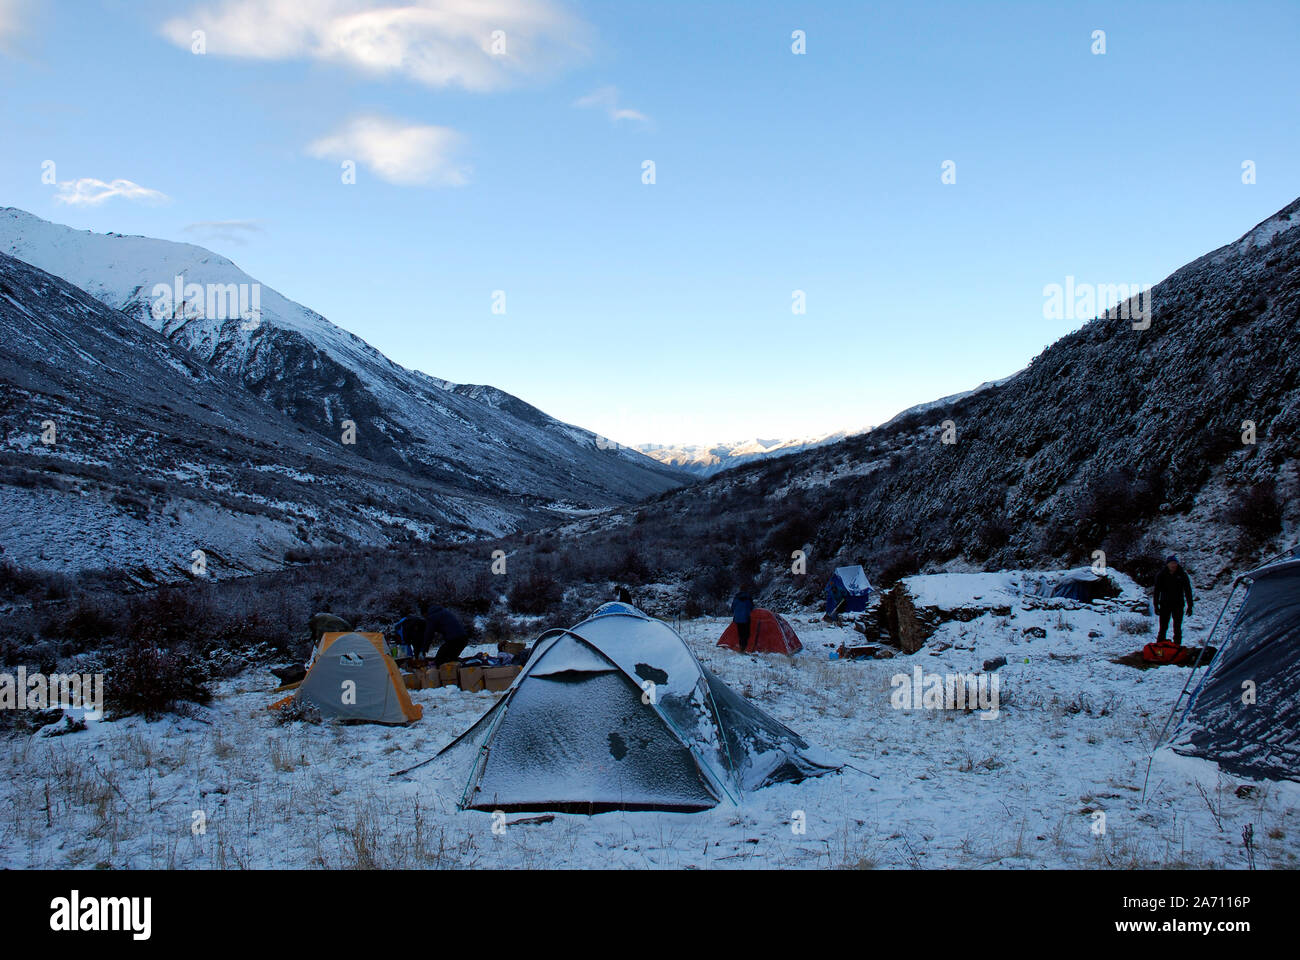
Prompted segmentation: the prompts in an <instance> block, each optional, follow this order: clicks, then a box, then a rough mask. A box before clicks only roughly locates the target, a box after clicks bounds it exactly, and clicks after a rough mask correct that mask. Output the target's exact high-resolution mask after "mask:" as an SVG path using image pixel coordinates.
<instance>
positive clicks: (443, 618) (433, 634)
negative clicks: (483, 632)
mask: <svg viewBox="0 0 1300 960" xmlns="http://www.w3.org/2000/svg"><path fill="white" fill-rule="evenodd" d="M424 638H425V644H426V647H425V649H426V650H427V649H428V648H429V647H431V646H433V641H434V639H435V638H436V639H438V640H440V641H441V644H440V646H439V647H438V652H437V653H435V654H434V655H433V663H434V665H435V666H438V667H441V666H442V665H443V664H444V663H451V662H452V661H453V660H459V659H460V654H461V651H462V650H464V649H465V645H466V644H467V643H469V633H468V632H467V631H466V630H465V624H463V623H461V622H460V617H458V616H456V614H454V613H452V612H451V611H450V610H448V609H447V608H446V607H430V608H429V609H428V610H427V611H425V614H424Z"/></svg>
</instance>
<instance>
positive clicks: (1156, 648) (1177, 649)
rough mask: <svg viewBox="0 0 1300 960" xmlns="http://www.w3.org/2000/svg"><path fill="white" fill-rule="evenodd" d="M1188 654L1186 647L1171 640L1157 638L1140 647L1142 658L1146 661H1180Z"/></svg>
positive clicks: (1185, 658)
mask: <svg viewBox="0 0 1300 960" xmlns="http://www.w3.org/2000/svg"><path fill="white" fill-rule="evenodd" d="M1189 656H1190V654H1189V653H1188V651H1187V648H1186V647H1182V646H1179V645H1178V644H1176V643H1174V642H1173V641H1172V640H1157V641H1156V642H1155V643H1148V644H1147V645H1146V646H1145V647H1143V648H1142V659H1143V660H1145V661H1146V662H1147V663H1182V662H1184V661H1185V660H1187V658H1188V657H1189Z"/></svg>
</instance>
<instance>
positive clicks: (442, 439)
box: [0, 208, 681, 512]
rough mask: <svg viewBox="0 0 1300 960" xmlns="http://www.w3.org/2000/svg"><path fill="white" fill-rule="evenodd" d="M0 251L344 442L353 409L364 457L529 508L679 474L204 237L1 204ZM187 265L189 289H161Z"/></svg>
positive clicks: (648, 487)
mask: <svg viewBox="0 0 1300 960" xmlns="http://www.w3.org/2000/svg"><path fill="white" fill-rule="evenodd" d="M0 252H2V253H7V254H9V255H10V256H13V257H16V258H18V259H20V260H23V261H25V262H27V263H30V264H32V265H34V266H37V267H39V268H40V269H42V270H45V271H46V272H48V273H52V274H54V275H55V276H58V277H61V278H62V279H64V280H66V281H68V282H69V283H71V284H73V285H75V286H77V287H79V288H81V289H83V290H85V291H87V292H88V293H90V294H91V295H92V296H94V297H96V298H97V299H99V300H101V301H102V302H104V303H105V304H107V305H109V306H110V307H113V308H114V309H117V310H121V311H122V312H124V313H126V314H128V315H129V316H132V317H135V318H136V319H137V320H140V321H141V322H143V323H145V324H147V325H148V326H150V327H152V328H153V329H154V330H157V331H158V332H159V333H161V334H163V336H165V337H167V338H168V339H169V340H171V341H172V342H173V343H176V344H178V345H180V346H182V347H185V348H186V349H188V350H189V351H191V352H192V353H193V354H194V355H195V356H196V357H198V358H199V359H200V360H202V361H203V362H204V363H206V364H208V365H209V366H211V367H212V368H214V369H216V370H220V371H222V372H223V373H225V374H228V375H230V376H231V377H232V378H234V379H235V380H237V381H241V382H242V383H243V384H244V385H245V386H246V387H247V388H248V389H249V390H251V391H252V392H253V393H254V394H255V395H256V396H257V397H259V398H260V399H262V400H263V401H265V402H267V403H268V404H270V405H271V406H272V407H274V408H275V409H276V410H278V411H280V412H281V413H283V414H285V415H287V416H288V417H289V418H290V419H292V420H293V421H294V422H295V423H297V424H300V425H302V426H303V427H305V428H307V429H309V430H311V431H314V432H315V433H317V434H319V435H320V436H322V437H325V438H327V439H328V440H330V441H332V442H335V443H338V442H339V440H340V438H341V437H342V435H343V431H344V429H345V427H344V424H345V422H346V421H351V422H352V423H354V424H355V425H356V428H355V445H354V450H355V451H356V452H357V453H359V454H361V455H362V456H363V457H365V458H367V459H369V460H371V461H373V462H375V463H379V464H384V465H387V466H390V467H395V468H399V469H404V470H408V471H410V472H412V473H413V474H415V475H416V476H419V477H422V478H424V479H427V480H431V481H437V482H439V483H442V484H446V485H449V486H451V487H454V488H458V489H460V490H462V491H464V492H466V493H472V494H474V495H481V494H487V495H494V496H498V497H500V498H502V504H501V505H502V509H503V510H505V511H507V512H511V511H517V510H518V504H517V501H518V500H519V498H524V500H525V501H526V502H527V504H528V506H529V507H530V508H532V507H545V505H546V504H547V503H550V502H558V503H565V504H570V505H578V506H580V507H597V506H608V505H611V504H616V503H626V502H629V501H633V500H637V499H640V498H641V497H644V496H647V495H649V494H653V493H658V492H660V491H663V490H667V489H670V488H672V487H674V486H676V485H678V484H679V483H680V481H681V476H680V475H679V474H677V473H676V472H675V471H673V470H671V469H669V468H667V467H664V466H662V465H660V464H658V463H656V462H654V461H653V460H651V459H649V458H647V457H644V456H642V455H641V454H639V453H636V452H635V451H631V450H627V449H624V448H619V447H616V446H613V445H605V444H600V443H598V438H597V437H596V435H595V434H593V433H591V432H590V431H587V430H583V429H581V428H578V427H574V426H571V425H569V424H565V423H561V422H560V421H557V420H555V419H554V418H552V417H549V416H547V415H546V414H545V413H543V412H542V411H540V410H537V409H536V408H534V407H532V406H530V405H528V404H527V403H524V402H523V401H521V400H519V399H518V398H516V397H513V396H511V395H510V394H508V393H505V392H504V391H501V390H498V389H496V388H493V387H481V386H470V385H457V384H453V383H449V382H447V381H445V380H441V379H438V378H436V377H433V376H429V375H427V374H424V373H421V372H419V371H413V370H408V369H406V368H404V367H402V366H399V365H398V364H396V363H393V362H392V361H391V360H389V359H388V358H387V357H385V356H384V355H383V354H381V353H379V352H378V351H377V350H375V349H374V348H373V347H371V346H370V345H369V344H367V343H365V342H364V341H362V340H361V339H359V338H358V337H356V336H354V335H352V334H351V333H348V332H347V331H345V330H343V329H341V328H339V327H337V326H335V325H334V324H332V323H330V322H329V321H328V320H326V319H325V318H324V317H322V316H320V315H319V314H317V313H315V312H314V311H312V310H309V309H308V308H306V307H304V306H302V305H301V304H298V303H295V302H293V301H291V300H289V299H287V298H285V297H284V296H282V295H281V294H279V293H277V292H276V291H275V290H274V289H272V288H271V287H268V286H265V285H263V284H261V283H259V282H258V281H257V280H256V279H254V278H253V277H250V276H248V275H247V274H246V273H244V272H243V271H242V270H240V269H239V268H238V267H237V266H236V265H235V264H234V263H232V262H231V261H230V260H227V259H226V258H225V257H222V256H219V255H217V254H215V253H212V252H211V251H209V250H205V249H204V248H202V247H198V246H194V245H192V244H187V243H173V242H170V241H165V240H154V239H149V238H146V237H127V236H122V235H120V234H96V233H92V232H89V231H79V230H73V229H71V228H69V227H65V226H61V225H58V224H54V223H50V222H48V221H45V220H42V219H40V218H39V217H35V216H33V215H31V214H29V213H25V212H24V211H21V210H17V209H13V208H3V209H0ZM177 277H180V278H182V279H183V282H182V284H181V286H180V289H179V291H178V293H179V296H176V295H171V296H165V295H160V294H158V293H157V289H158V288H160V286H161V287H168V288H174V287H175V286H176V278H177ZM191 284H193V285H196V286H195V287H194V288H193V290H188V289H187V285H191ZM240 297H242V299H239V298H240ZM606 446H609V449H604V447H606ZM561 465H562V466H561Z"/></svg>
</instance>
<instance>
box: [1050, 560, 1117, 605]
mask: <svg viewBox="0 0 1300 960" xmlns="http://www.w3.org/2000/svg"><path fill="white" fill-rule="evenodd" d="M1119 592H1120V591H1119V587H1117V586H1116V585H1115V582H1114V581H1113V580H1111V579H1110V577H1107V576H1105V575H1104V574H1100V573H1096V572H1094V571H1093V569H1092V568H1091V567H1083V568H1082V569H1080V570H1071V571H1070V572H1069V573H1067V574H1066V575H1065V576H1064V577H1062V578H1061V581H1060V583H1058V584H1057V585H1056V586H1055V587H1053V588H1052V596H1054V597H1065V598H1067V599H1069V600H1082V601H1083V602H1085V603H1092V602H1093V601H1094V600H1103V599H1105V598H1107V597H1114V596H1118V594H1119Z"/></svg>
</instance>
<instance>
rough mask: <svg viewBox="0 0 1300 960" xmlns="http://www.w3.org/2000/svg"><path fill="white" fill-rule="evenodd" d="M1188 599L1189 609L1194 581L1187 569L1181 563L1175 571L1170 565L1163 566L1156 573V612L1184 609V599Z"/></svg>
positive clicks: (1188, 607) (1189, 607)
mask: <svg viewBox="0 0 1300 960" xmlns="http://www.w3.org/2000/svg"><path fill="white" fill-rule="evenodd" d="M1184 598H1185V599H1186V600H1187V609H1189V610H1190V609H1191V608H1192V581H1191V580H1189V579H1188V577H1187V571H1186V570H1184V569H1183V568H1182V565H1181V564H1180V565H1179V567H1178V569H1177V570H1175V571H1174V572H1173V573H1170V572H1169V568H1168V567H1161V568H1160V572H1159V573H1157V574H1156V589H1155V603H1156V613H1158V614H1159V613H1164V612H1166V611H1169V612H1171V613H1172V612H1173V611H1174V610H1182V609H1183V600H1184Z"/></svg>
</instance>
